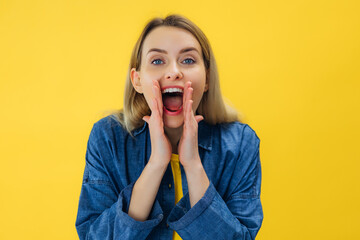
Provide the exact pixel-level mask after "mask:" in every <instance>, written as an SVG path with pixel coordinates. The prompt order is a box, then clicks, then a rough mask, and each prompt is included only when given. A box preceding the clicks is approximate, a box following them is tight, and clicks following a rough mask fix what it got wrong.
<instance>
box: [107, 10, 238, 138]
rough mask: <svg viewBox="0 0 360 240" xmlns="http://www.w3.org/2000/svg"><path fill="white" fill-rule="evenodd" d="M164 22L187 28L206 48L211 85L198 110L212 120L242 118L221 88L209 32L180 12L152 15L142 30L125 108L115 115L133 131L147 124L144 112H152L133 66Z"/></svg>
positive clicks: (208, 78)
mask: <svg viewBox="0 0 360 240" xmlns="http://www.w3.org/2000/svg"><path fill="white" fill-rule="evenodd" d="M160 26H171V27H177V28H181V29H185V30H187V31H188V32H190V33H191V34H192V35H193V36H194V37H195V38H196V39H197V40H198V42H199V44H200V46H201V50H202V55H203V60H204V64H205V69H206V77H207V80H208V84H209V89H208V91H206V92H205V93H204V95H203V97H202V99H201V101H200V103H199V106H198V109H197V114H200V115H202V116H203V117H204V121H206V122H207V123H209V124H217V123H225V122H234V121H239V119H238V113H237V111H236V110H235V109H234V108H232V107H230V106H229V105H228V104H225V103H224V101H223V98H222V95H221V91H220V83H219V76H218V70H217V66H216V62H215V58H214V54H213V51H212V49H211V46H210V43H209V41H208V39H207V38H206V36H205V34H204V33H203V32H202V31H201V30H200V28H198V27H197V26H196V25H195V24H194V23H193V22H191V21H190V20H189V19H187V18H185V17H183V16H180V15H169V16H167V17H166V18H164V19H162V18H154V19H152V20H151V21H150V22H149V23H148V24H147V25H146V26H145V28H144V30H143V31H142V33H141V35H140V37H139V39H138V40H137V42H136V44H135V47H134V49H133V51H132V54H131V59H130V65H129V70H128V74H127V78H126V86H125V94H124V108H123V109H121V110H118V111H116V112H114V113H113V114H112V115H111V117H112V118H113V119H115V120H117V121H118V122H120V124H121V125H122V126H123V127H124V128H125V129H126V130H127V131H128V132H129V133H130V134H131V131H132V130H134V129H136V128H139V127H141V126H143V124H144V121H143V120H142V118H143V116H145V115H150V114H151V111H150V108H149V106H148V104H147V102H146V100H145V97H144V96H143V95H142V94H139V93H138V92H136V91H135V89H134V87H133V85H132V83H131V78H130V70H131V69H132V68H135V69H136V70H137V71H139V70H140V66H141V53H142V47H143V43H144V40H145V38H146V36H147V35H148V34H149V33H150V31H152V30H154V29H155V28H156V27H160Z"/></svg>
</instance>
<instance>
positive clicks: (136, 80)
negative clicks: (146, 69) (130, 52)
mask: <svg viewBox="0 0 360 240" xmlns="http://www.w3.org/2000/svg"><path fill="white" fill-rule="evenodd" d="M130 78H131V83H132V85H133V87H134V88H135V90H136V91H137V92H138V93H143V91H142V86H141V82H140V75H139V72H138V71H136V69H135V68H132V69H131V70H130Z"/></svg>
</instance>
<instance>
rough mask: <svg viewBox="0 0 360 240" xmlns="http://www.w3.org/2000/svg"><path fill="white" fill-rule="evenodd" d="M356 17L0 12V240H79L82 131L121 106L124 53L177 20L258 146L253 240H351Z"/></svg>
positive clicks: (277, 8) (140, 7)
mask: <svg viewBox="0 0 360 240" xmlns="http://www.w3.org/2000/svg"><path fill="white" fill-rule="evenodd" d="M359 12H360V4H359V1H357V0H353V1H350V0H338V1H332V0H322V1H314V0H304V1H287V0H283V1H280V0H273V1H265V0H259V1H243V0H241V1H226V0H221V1H210V2H209V1H194V0H191V1H187V0H183V1H179V2H176V3H175V2H172V1H93V0H87V1H85V0H84V1H77V0H75V1H74V0H67V1H45V0H44V1H36V0H32V1H7V0H0V103H1V111H0V121H1V122H0V149H1V166H0V188H1V191H0V216H1V217H0V239H53V240H55V239H62V240H63V239H77V233H76V230H75V219H76V213H77V205H78V199H79V195H80V188H81V181H82V174H83V170H84V165H85V151H86V143H87V140H88V136H89V133H90V130H91V127H92V125H93V123H94V122H95V121H97V120H98V119H100V118H101V117H103V116H104V115H105V114H104V112H106V111H108V110H113V109H118V108H121V107H122V104H123V89H124V81H125V77H126V71H127V67H128V63H129V59H130V53H131V50H132V47H133V46H134V44H135V41H136V39H137V37H138V36H139V34H140V31H141V30H142V28H143V27H144V25H145V23H146V22H147V21H148V20H149V19H150V18H152V17H155V16H160V17H164V16H166V15H167V14H168V13H179V14H183V15H185V16H187V17H188V18H190V19H191V20H192V21H194V22H195V23H196V24H197V25H198V26H199V27H200V28H201V29H202V30H203V31H204V32H205V34H206V35H207V36H208V38H209V40H210V42H211V44H212V47H213V49H214V52H215V57H216V59H217V62H218V65H219V73H220V79H221V87H222V92H223V94H224V96H225V97H226V98H227V99H229V100H230V101H231V102H232V103H233V105H234V106H235V107H236V108H237V109H238V110H240V111H241V112H242V113H243V115H244V121H245V122H246V123H248V124H250V126H251V127H252V128H253V129H255V131H256V132H257V134H258V136H259V137H260V139H261V153H260V154H261V161H262V171H263V181H262V193H261V198H262V203H263V208H264V222H263V226H262V228H261V230H260V232H259V234H258V238H257V239H264V240H265V239H269V240H273V239H277V240H279V239H360V232H359V230H357V229H358V227H359V226H360V221H359V214H360V211H359V210H360V206H359V203H360V174H359V170H360V154H359V151H358V147H359V135H360V128H359V126H358V123H359V122H360V114H359V103H360V99H359V96H360V91H359V89H360V83H359V80H360V70H359V67H360V18H359V15H360V14H359Z"/></svg>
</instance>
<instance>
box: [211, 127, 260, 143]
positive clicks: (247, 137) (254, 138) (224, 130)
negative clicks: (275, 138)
mask: <svg viewBox="0 0 360 240" xmlns="http://www.w3.org/2000/svg"><path fill="white" fill-rule="evenodd" d="M216 127H217V128H218V131H219V133H220V135H221V139H222V140H223V141H230V142H235V143H241V145H249V144H251V145H254V144H255V145H258V144H259V142H260V138H259V137H258V135H257V134H256V132H255V130H254V129H253V128H251V127H250V126H249V125H248V124H245V123H241V122H238V121H235V122H231V123H221V124H217V125H216Z"/></svg>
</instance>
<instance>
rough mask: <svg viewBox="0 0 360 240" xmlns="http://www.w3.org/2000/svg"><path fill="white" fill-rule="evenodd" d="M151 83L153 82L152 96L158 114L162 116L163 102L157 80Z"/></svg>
mask: <svg viewBox="0 0 360 240" xmlns="http://www.w3.org/2000/svg"><path fill="white" fill-rule="evenodd" d="M153 84H154V89H155V90H154V96H155V99H156V102H157V105H158V109H159V114H160V116H161V117H162V115H163V102H162V94H161V89H160V84H159V82H158V81H155V80H153Z"/></svg>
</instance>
